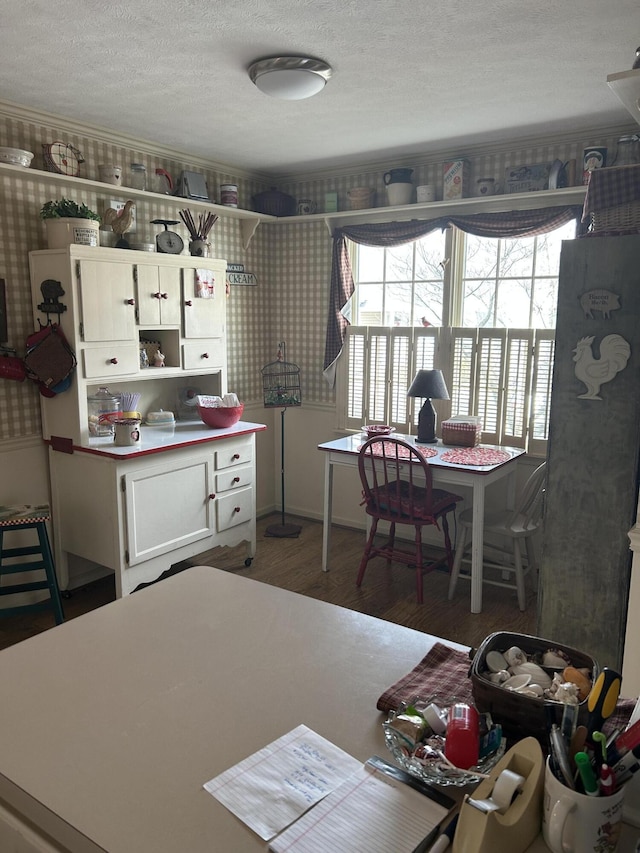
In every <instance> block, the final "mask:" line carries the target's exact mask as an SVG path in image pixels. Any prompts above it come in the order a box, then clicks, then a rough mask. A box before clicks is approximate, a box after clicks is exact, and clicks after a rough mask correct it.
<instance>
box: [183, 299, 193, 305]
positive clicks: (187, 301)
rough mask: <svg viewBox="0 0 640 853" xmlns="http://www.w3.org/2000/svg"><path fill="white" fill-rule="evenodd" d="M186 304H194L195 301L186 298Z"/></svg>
mask: <svg viewBox="0 0 640 853" xmlns="http://www.w3.org/2000/svg"><path fill="white" fill-rule="evenodd" d="M184 304H185V305H193V302H192V301H191V300H190V299H185V302H184Z"/></svg>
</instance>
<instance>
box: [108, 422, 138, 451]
mask: <svg viewBox="0 0 640 853" xmlns="http://www.w3.org/2000/svg"><path fill="white" fill-rule="evenodd" d="M113 425H114V427H115V432H114V443H115V444H116V446H117V447H135V446H136V444H140V419H139V418H116V419H115V420H114V422H113Z"/></svg>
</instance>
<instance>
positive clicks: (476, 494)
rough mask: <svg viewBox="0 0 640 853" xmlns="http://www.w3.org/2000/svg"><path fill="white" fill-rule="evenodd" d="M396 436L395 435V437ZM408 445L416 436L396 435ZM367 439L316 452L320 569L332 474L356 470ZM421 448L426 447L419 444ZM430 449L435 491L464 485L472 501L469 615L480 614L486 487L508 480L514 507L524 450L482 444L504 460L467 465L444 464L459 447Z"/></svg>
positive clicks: (327, 537)
mask: <svg viewBox="0 0 640 853" xmlns="http://www.w3.org/2000/svg"><path fill="white" fill-rule="evenodd" d="M396 435H397V434H396ZM397 437H398V438H402V439H404V440H405V441H408V442H409V443H411V444H415V436H411V435H397ZM365 440H366V436H364V435H362V434H360V433H355V434H352V435H348V436H345V437H343V438H337V439H334V440H333V441H327V442H325V443H323V444H319V445H318V450H321V451H323V452H324V454H325V469H324V511H323V534H322V569H323V571H325V572H327V571H329V568H330V566H329V562H330V551H331V523H332V506H333V473H334V468H335V467H336V466H346V467H350V468H353V469H354V470H357V467H358V452H359V449H360V447H361V446H362V444H363V443H364V441H365ZM421 446H422V447H424V446H425V445H421ZM428 447H432V448H433V449H434V450H435V451H436V454H435V456H432V457H430V458H428V459H427V462H428V463H429V466H430V468H431V471H432V475H433V484H434V486H437V487H438V488H442V487H446V488H450V487H455V486H465V487H467V488H470V489H471V492H472V501H473V522H472V524H473V526H472V541H471V612H472V613H481V612H482V575H483V542H484V507H485V495H486V491H487V488H488V487H489V486H490V485H492V484H493V483H497V482H498V481H500V480H504V479H506V480H507V507H513V504H514V500H515V493H516V470H517V461H518V459H519V458H520V457H521V456H524V453H525V451H524V450H523V449H522V448H520V447H502V446H499V445H482V447H487V448H489V449H491V450H497V451H502V452H503V454H506V455H507V458H506V459H504V460H503V461H501V462H496V463H493V464H490V465H467V464H462V463H460V462H447V461H446V460H445V459H443V458H442V457H443V455H444V454H445V453H446V452H447V451H450V450H460V449H461V448H459V447H452V446H451V445H444V444H442V443H441V442H440V441H439V442H438V443H437V444H434V445H428Z"/></svg>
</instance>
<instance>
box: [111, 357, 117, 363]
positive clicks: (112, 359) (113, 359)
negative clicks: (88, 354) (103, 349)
mask: <svg viewBox="0 0 640 853" xmlns="http://www.w3.org/2000/svg"><path fill="white" fill-rule="evenodd" d="M117 363H118V359H117V358H110V359H109V364H117Z"/></svg>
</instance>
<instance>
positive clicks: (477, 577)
mask: <svg viewBox="0 0 640 853" xmlns="http://www.w3.org/2000/svg"><path fill="white" fill-rule="evenodd" d="M484 491H485V488H484V482H483V480H482V477H477V478H476V479H475V481H474V484H473V522H472V524H473V526H472V530H471V612H472V613H482V573H483V544H484V543H483V539H484Z"/></svg>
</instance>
